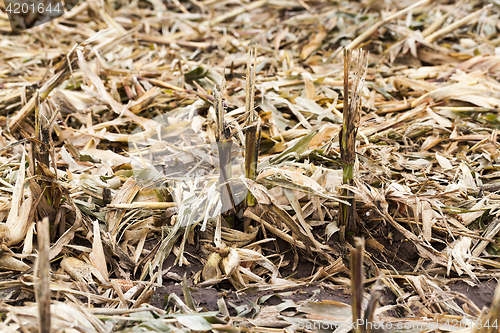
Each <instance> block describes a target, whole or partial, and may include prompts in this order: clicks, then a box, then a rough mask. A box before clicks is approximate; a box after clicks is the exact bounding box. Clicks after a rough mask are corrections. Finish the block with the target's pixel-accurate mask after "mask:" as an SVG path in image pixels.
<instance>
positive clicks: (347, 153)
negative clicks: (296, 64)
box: [339, 48, 366, 231]
mask: <svg viewBox="0 0 500 333" xmlns="http://www.w3.org/2000/svg"><path fill="white" fill-rule="evenodd" d="M350 55H351V51H350V50H349V49H347V48H346V49H345V50H344V109H343V124H342V129H341V130H340V135H339V145H340V157H341V161H342V169H343V173H342V183H343V184H344V185H349V186H352V184H353V179H354V164H355V163H356V136H357V134H358V126H359V119H360V109H361V90H362V89H363V83H364V81H365V75H366V62H365V56H364V52H363V50H360V51H359V55H358V59H357V62H356V72H355V73H354V81H353V84H352V89H353V94H352V98H351V100H350V101H349V67H350ZM341 194H342V197H343V198H345V200H346V201H347V202H348V203H349V205H347V204H344V203H341V204H340V226H341V228H342V229H343V230H344V231H345V230H348V231H355V230H356V201H355V199H354V193H353V192H352V191H350V190H349V189H346V188H343V189H342V193H341Z"/></svg>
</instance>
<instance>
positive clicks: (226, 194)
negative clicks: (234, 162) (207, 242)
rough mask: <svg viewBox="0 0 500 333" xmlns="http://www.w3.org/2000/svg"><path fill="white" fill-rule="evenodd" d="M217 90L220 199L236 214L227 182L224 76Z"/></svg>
mask: <svg viewBox="0 0 500 333" xmlns="http://www.w3.org/2000/svg"><path fill="white" fill-rule="evenodd" d="M220 89H221V91H220V92H219V91H218V90H217V88H215V89H214V93H213V94H214V108H215V115H216V117H217V124H216V127H217V129H216V136H215V140H216V142H217V149H218V152H219V168H220V177H219V179H220V185H221V200H222V202H223V205H224V203H225V202H227V200H228V199H229V201H230V202H231V208H232V211H233V214H236V204H235V201H234V197H233V192H232V190H231V186H230V184H229V182H228V181H229V179H230V178H231V163H230V162H231V145H232V142H231V131H230V129H229V127H228V126H227V124H226V123H225V121H224V114H225V110H224V104H223V100H222V94H223V93H224V89H225V82H224V78H223V81H222V84H221V87H220Z"/></svg>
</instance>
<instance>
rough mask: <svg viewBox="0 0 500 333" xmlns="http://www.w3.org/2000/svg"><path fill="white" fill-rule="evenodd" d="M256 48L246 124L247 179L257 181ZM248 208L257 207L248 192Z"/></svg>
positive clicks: (249, 73)
mask: <svg viewBox="0 0 500 333" xmlns="http://www.w3.org/2000/svg"><path fill="white" fill-rule="evenodd" d="M255 52H256V50H255V47H250V49H249V51H248V61H247V81H246V98H245V113H246V115H247V118H246V122H245V128H246V129H245V177H246V178H248V179H251V180H255V179H256V177H257V162H258V157H259V147H260V137H261V133H262V129H261V127H260V123H259V118H258V115H257V112H255V110H254V98H255V60H256V55H255ZM245 203H246V206H248V207H253V206H255V198H254V196H253V195H252V193H250V192H248V194H247V197H246V200H245Z"/></svg>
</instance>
